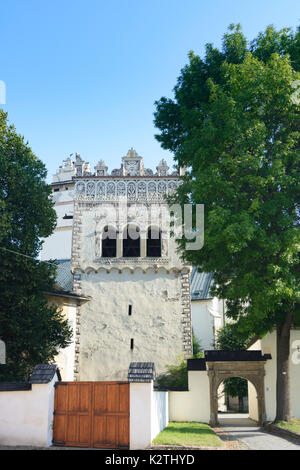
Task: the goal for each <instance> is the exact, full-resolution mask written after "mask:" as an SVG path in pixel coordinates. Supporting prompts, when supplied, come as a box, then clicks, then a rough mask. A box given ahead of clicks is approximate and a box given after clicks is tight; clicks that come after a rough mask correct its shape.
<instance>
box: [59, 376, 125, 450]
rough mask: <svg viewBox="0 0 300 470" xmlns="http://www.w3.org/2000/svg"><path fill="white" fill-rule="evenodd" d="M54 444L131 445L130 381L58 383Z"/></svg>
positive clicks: (87, 445)
mask: <svg viewBox="0 0 300 470" xmlns="http://www.w3.org/2000/svg"><path fill="white" fill-rule="evenodd" d="M53 444H54V445H60V446H69V447H102V448H129V383H128V382H58V383H57V384H56V390H55V401H54V427H53Z"/></svg>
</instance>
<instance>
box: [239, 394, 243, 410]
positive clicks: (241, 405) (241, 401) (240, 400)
mask: <svg viewBox="0 0 300 470" xmlns="http://www.w3.org/2000/svg"><path fill="white" fill-rule="evenodd" d="M243 411H244V400H243V397H239V412H240V413H243Z"/></svg>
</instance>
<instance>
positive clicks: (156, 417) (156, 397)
mask: <svg viewBox="0 0 300 470" xmlns="http://www.w3.org/2000/svg"><path fill="white" fill-rule="evenodd" d="M168 422H169V400H168V392H153V395H152V412H151V437H152V439H154V438H155V437H156V436H157V434H159V433H160V431H162V430H163V429H164V428H165V427H166V426H168Z"/></svg>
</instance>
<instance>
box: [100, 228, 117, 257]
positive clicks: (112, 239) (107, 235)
mask: <svg viewBox="0 0 300 470" xmlns="http://www.w3.org/2000/svg"><path fill="white" fill-rule="evenodd" d="M116 256H117V231H116V229H115V228H114V227H109V226H106V227H104V230H103V232H102V257H103V258H115V257H116Z"/></svg>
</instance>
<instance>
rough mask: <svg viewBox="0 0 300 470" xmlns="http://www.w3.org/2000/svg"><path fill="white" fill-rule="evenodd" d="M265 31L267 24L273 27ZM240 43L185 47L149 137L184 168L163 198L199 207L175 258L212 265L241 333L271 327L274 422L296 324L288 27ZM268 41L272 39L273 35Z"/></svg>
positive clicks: (295, 150)
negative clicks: (192, 230)
mask: <svg viewBox="0 0 300 470" xmlns="http://www.w3.org/2000/svg"><path fill="white" fill-rule="evenodd" d="M272 31H273V32H274V28H272ZM286 35H287V33H286V32H285V31H283V30H282V31H281V32H279V33H278V34H275V33H272V34H271V36H272V37H271V39H270V40H268V41H267V40H266V38H267V37H269V36H270V34H269V32H268V31H266V32H265V33H263V34H261V35H260V36H259V37H258V38H257V39H256V40H254V41H253V42H252V43H251V50H250V47H249V46H248V45H247V41H246V40H245V38H244V36H243V34H242V32H241V29H240V26H237V27H234V26H231V27H230V31H229V32H228V33H227V34H225V36H224V38H223V47H222V50H221V51H219V50H217V49H215V48H213V46H212V45H207V47H206V54H205V57H204V59H201V58H200V57H199V56H197V55H195V54H194V53H193V52H191V53H190V54H189V63H188V64H187V65H186V66H185V67H184V68H183V69H182V71H181V74H180V76H179V78H178V80H177V84H176V86H175V88H174V94H175V96H174V99H167V98H165V97H163V98H161V99H160V100H159V101H158V102H156V112H155V124H156V126H157V127H158V129H159V130H160V134H159V135H157V136H156V138H157V140H158V141H159V142H160V143H161V145H162V147H163V148H165V149H168V150H170V151H172V152H173V153H174V157H175V160H176V161H177V163H178V165H180V166H182V167H187V169H188V171H187V174H186V176H185V177H184V179H183V184H182V185H181V186H180V187H179V189H178V191H177V193H176V196H175V197H174V198H173V200H172V201H171V202H179V203H185V202H188V201H190V202H192V203H193V204H204V215H205V244H204V248H203V249H202V250H198V251H196V250H195V251H187V250H186V249H185V240H184V239H182V240H179V241H178V244H179V248H180V250H181V253H182V256H183V258H185V259H186V260H187V261H189V262H190V263H191V264H193V265H195V266H198V267H199V268H200V269H201V270H202V271H204V272H213V273H214V279H215V286H214V288H213V289H212V290H211V291H212V294H214V295H216V296H218V297H219V298H223V299H227V300H226V306H227V315H228V316H230V317H231V318H232V319H234V320H239V328H240V331H242V330H243V331H244V332H246V333H247V334H253V335H254V334H256V335H260V336H262V335H264V334H266V333H267V332H270V331H273V330H274V328H276V331H277V419H281V420H286V421H287V420H289V419H290V417H291V410H290V393H289V380H290V378H289V342H290V328H291V326H292V325H293V324H294V325H295V324H297V322H299V316H300V313H299V299H300V292H299V285H300V282H299V243H300V240H299V213H300V212H299V210H300V208H299V166H300V165H299V160H300V155H299V151H300V149H299V135H300V133H299V130H300V124H299V102H298V103H297V102H295V100H292V99H291V96H292V94H293V93H294V92H295V83H296V82H297V80H299V78H300V77H299V73H297V70H298V69H299V63H298V62H297V60H296V55H295V56H294V59H293V60H294V61H293V62H291V60H290V54H291V51H297V50H299V29H298V31H297V34H292V32H289V41H288V47H287V50H286V51H285V50H284V48H283V44H284V41H283V39H282V40H281V41H278V37H281V38H282V37H283V36H284V37H286ZM275 39H276V40H275Z"/></svg>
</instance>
